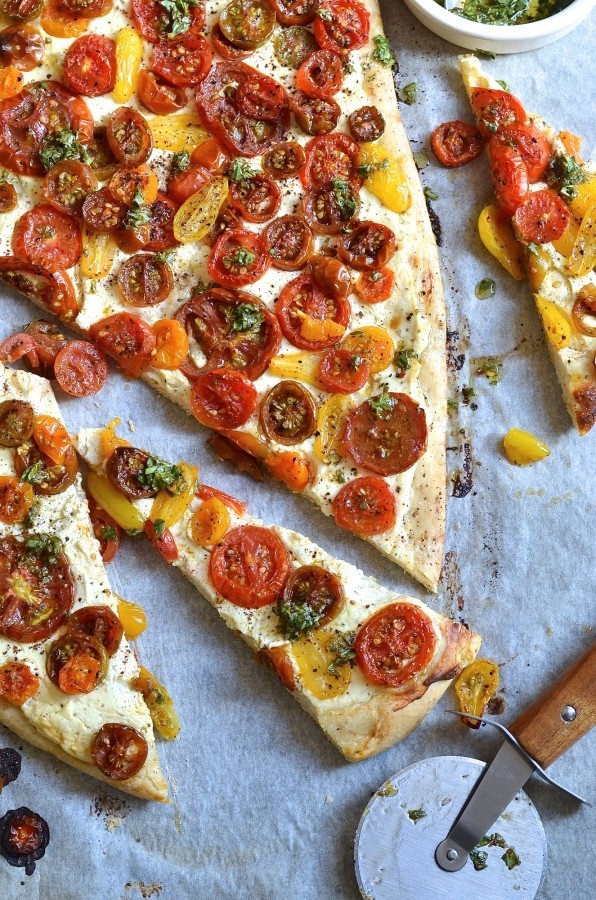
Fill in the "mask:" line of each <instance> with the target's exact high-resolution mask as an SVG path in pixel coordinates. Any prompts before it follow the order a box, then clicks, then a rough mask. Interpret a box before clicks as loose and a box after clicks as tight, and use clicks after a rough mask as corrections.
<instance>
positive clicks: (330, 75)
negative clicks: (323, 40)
mask: <svg viewBox="0 0 596 900" xmlns="http://www.w3.org/2000/svg"><path fill="white" fill-rule="evenodd" d="M343 80H344V67H343V63H342V60H341V57H340V55H339V54H338V53H334V52H333V50H315V52H314V53H311V54H310V56H309V57H308V58H307V59H305V60H304V62H303V63H302V65H301V66H300V68H299V69H298V71H297V72H296V87H297V88H298V90H299V91H302V93H303V94H306V96H307V97H322V98H323V99H328V98H329V97H333V95H334V94H337V92H338V91H339V90H341V86H342V84H343Z"/></svg>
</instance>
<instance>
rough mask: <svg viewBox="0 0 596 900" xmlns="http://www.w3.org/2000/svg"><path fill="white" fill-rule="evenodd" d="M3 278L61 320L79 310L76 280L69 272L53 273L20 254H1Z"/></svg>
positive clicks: (0, 274) (0, 266) (1, 273)
mask: <svg viewBox="0 0 596 900" xmlns="http://www.w3.org/2000/svg"><path fill="white" fill-rule="evenodd" d="M0 278H2V279H3V281H6V282H7V284H10V285H11V286H12V287H13V288H15V290H17V291H20V292H21V293H22V294H25V295H26V296H27V297H31V299H32V300H37V301H38V302H39V303H43V305H44V306H45V307H46V309H47V310H48V311H49V312H51V313H53V314H54V315H55V316H59V317H60V318H61V319H74V318H75V316H76V315H77V314H78V312H79V307H78V305H77V300H76V297H75V292H74V287H73V286H72V281H71V280H70V278H69V276H68V275H67V273H66V272H63V271H61V270H58V271H55V272H51V271H50V270H49V269H47V268H46V267H45V266H34V265H32V263H28V262H27V261H26V260H24V259H20V258H19V257H17V256H0Z"/></svg>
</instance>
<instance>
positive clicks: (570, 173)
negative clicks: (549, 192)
mask: <svg viewBox="0 0 596 900" xmlns="http://www.w3.org/2000/svg"><path fill="white" fill-rule="evenodd" d="M587 177H588V176H587V174H586V170H585V168H584V167H583V166H582V165H581V164H580V163H578V162H577V160H576V159H574V157H573V156H572V155H571V154H570V153H556V154H555V155H554V156H553V158H552V159H551V161H550V163H549V166H548V169H547V170H546V181H547V183H548V184H549V186H550V187H554V188H555V189H556V190H557V191H558V192H559V194H561V196H562V197H565V199H566V200H573V199H574V198H575V197H577V185H578V184H582V183H583V182H584V181H585V180H586V179H587Z"/></svg>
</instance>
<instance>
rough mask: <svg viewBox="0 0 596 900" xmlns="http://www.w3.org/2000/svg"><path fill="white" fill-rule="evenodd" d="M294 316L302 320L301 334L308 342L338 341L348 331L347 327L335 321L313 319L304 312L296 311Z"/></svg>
mask: <svg viewBox="0 0 596 900" xmlns="http://www.w3.org/2000/svg"><path fill="white" fill-rule="evenodd" d="M294 314H295V315H296V316H297V317H298V318H300V320H301V321H300V334H301V336H302V337H303V338H304V339H305V340H307V341H329V340H336V341H338V340H339V339H340V338H341V337H343V335H344V334H345V331H346V326H345V325H340V324H339V323H338V322H334V321H333V319H313V317H312V316H309V314H308V313H305V312H302V310H299V309H297V310H295V311H294Z"/></svg>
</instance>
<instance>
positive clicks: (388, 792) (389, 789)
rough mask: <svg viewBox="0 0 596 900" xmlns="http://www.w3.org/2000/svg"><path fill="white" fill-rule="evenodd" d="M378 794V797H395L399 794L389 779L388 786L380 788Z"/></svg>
mask: <svg viewBox="0 0 596 900" xmlns="http://www.w3.org/2000/svg"><path fill="white" fill-rule="evenodd" d="M376 794H377V797H395V796H396V795H397V788H396V787H395V785H394V784H392V783H391V782H390V781H389V782H387V785H386V787H382V788H379V790H378V791H377V792H376Z"/></svg>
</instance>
